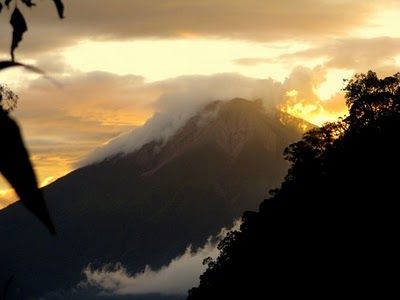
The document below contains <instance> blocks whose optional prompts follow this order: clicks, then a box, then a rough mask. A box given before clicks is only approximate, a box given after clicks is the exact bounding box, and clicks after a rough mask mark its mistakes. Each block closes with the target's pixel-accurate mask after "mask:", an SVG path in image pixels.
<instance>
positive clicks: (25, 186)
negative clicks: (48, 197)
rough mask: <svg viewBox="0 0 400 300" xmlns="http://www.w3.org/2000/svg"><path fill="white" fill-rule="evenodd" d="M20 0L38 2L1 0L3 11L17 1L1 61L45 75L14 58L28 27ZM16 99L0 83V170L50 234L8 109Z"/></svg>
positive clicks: (59, 9)
mask: <svg viewBox="0 0 400 300" xmlns="http://www.w3.org/2000/svg"><path fill="white" fill-rule="evenodd" d="M19 1H20V2H21V3H23V4H24V5H26V6H27V7H29V8H31V7H33V6H35V5H36V4H35V3H34V2H33V1H32V0H4V1H2V0H0V13H1V12H2V11H3V8H4V6H6V7H7V8H8V9H10V5H11V4H12V3H14V5H15V6H14V9H13V12H12V14H11V18H10V24H11V26H12V29H13V32H12V40H11V47H10V55H11V60H9V61H0V71H1V70H4V69H7V68H11V67H23V68H25V69H27V70H29V71H33V72H35V73H39V74H42V75H44V72H43V71H41V70H39V69H38V68H36V67H34V66H30V65H26V64H22V63H19V62H16V61H15V55H14V52H15V49H16V48H17V47H18V45H19V43H20V42H21V41H22V38H23V35H24V33H25V32H26V31H28V25H27V23H26V21H25V18H24V16H23V14H22V13H21V11H20V10H19V8H18V6H17V4H18V2H19ZM53 2H54V4H55V6H56V9H57V12H58V15H59V17H60V18H63V17H64V16H63V13H64V5H63V3H62V1H61V0H53ZM48 79H49V78H48ZM50 80H51V79H50ZM53 82H54V81H53ZM17 100H18V96H17V95H16V94H14V93H13V92H12V91H11V90H10V89H9V88H7V87H6V86H4V85H0V133H1V137H2V146H1V148H0V172H1V173H2V174H3V175H4V177H5V178H6V179H7V180H8V181H9V183H10V184H11V185H12V187H13V188H14V189H15V191H16V192H17V194H18V196H19V197H20V199H21V203H22V204H23V205H25V207H26V208H28V209H29V210H30V211H31V212H32V213H33V214H34V215H36V216H37V217H38V218H39V219H40V220H41V221H42V223H43V224H44V225H45V226H46V227H47V229H48V230H49V231H50V233H51V234H55V228H54V225H53V223H52V221H51V218H50V215H49V213H48V211H47V207H46V204H45V201H44V199H43V195H42V192H41V191H40V190H39V188H38V184H37V180H36V175H35V173H34V171H33V167H32V163H31V161H30V159H29V154H28V151H27V150H26V147H25V145H24V142H23V139H22V136H21V133H20V130H19V127H18V125H17V123H16V122H15V121H14V120H13V119H12V118H10V116H9V112H11V111H12V110H13V109H14V108H15V107H16V104H17Z"/></svg>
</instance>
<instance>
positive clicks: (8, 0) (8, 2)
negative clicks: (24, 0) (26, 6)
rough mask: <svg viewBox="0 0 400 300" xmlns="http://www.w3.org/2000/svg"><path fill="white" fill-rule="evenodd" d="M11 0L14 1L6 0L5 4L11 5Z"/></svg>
mask: <svg viewBox="0 0 400 300" xmlns="http://www.w3.org/2000/svg"><path fill="white" fill-rule="evenodd" d="M11 1H13V0H6V2H4V4H5V5H6V6H7V8H9V7H10V6H9V5H10V2H11Z"/></svg>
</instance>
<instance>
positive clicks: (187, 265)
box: [79, 220, 241, 295]
mask: <svg viewBox="0 0 400 300" xmlns="http://www.w3.org/2000/svg"><path fill="white" fill-rule="evenodd" d="M240 224H241V221H239V220H237V221H235V222H234V224H233V226H232V227H231V228H230V229H226V228H223V229H221V231H220V233H219V234H218V235H217V236H216V238H212V237H210V238H209V239H208V241H207V243H206V244H205V245H204V246H203V247H201V248H199V249H197V250H196V251H193V249H192V248H191V246H189V247H188V248H187V249H186V251H185V253H184V254H183V255H181V256H179V257H177V258H174V259H173V260H172V261H171V262H170V263H169V264H168V265H166V266H164V267H162V268H161V269H160V270H157V271H155V270H152V269H151V268H150V267H148V266H146V268H145V270H144V271H143V272H140V273H137V274H134V275H131V274H129V272H128V271H127V269H126V268H125V267H124V266H122V265H121V264H117V265H114V266H106V267H104V268H102V269H100V270H93V269H91V268H90V266H89V267H87V268H86V269H85V270H84V271H83V274H84V275H85V276H86V279H85V280H84V281H83V282H81V283H80V284H79V286H80V287H81V288H90V287H96V288H98V289H99V290H100V293H107V294H115V295H145V294H164V295H183V294H185V293H186V292H187V291H188V289H190V288H191V287H193V286H196V285H198V282H199V276H200V275H201V274H202V273H203V272H204V271H205V269H206V266H205V265H203V261H204V259H205V258H207V257H212V258H216V257H217V256H218V254H219V250H218V249H217V245H218V243H219V241H221V240H222V239H223V238H224V237H225V236H226V235H227V233H228V232H229V231H233V230H239V228H240Z"/></svg>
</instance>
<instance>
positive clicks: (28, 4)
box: [22, 0, 36, 7]
mask: <svg viewBox="0 0 400 300" xmlns="http://www.w3.org/2000/svg"><path fill="white" fill-rule="evenodd" d="M22 2H23V3H24V4H25V5H26V6H28V7H32V6H35V5H36V4H35V3H33V2H32V0H22Z"/></svg>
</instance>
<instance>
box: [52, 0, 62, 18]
mask: <svg viewBox="0 0 400 300" xmlns="http://www.w3.org/2000/svg"><path fill="white" fill-rule="evenodd" d="M53 1H54V4H55V5H56V8H57V12H58V16H59V17H60V19H64V4H63V3H62V1H61V0H53Z"/></svg>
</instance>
